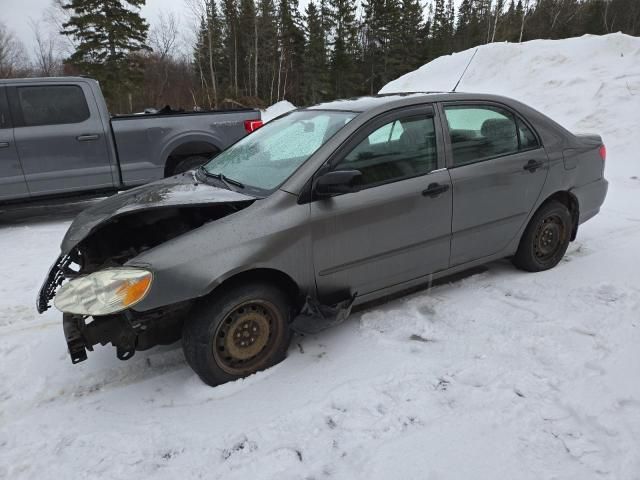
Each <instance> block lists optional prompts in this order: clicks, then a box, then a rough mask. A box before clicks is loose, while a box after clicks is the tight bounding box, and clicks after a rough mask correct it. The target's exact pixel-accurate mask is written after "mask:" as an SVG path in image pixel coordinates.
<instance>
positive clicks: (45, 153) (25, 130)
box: [7, 83, 114, 196]
mask: <svg viewBox="0 0 640 480" xmlns="http://www.w3.org/2000/svg"><path fill="white" fill-rule="evenodd" d="M7 93H8V98H9V105H10V107H11V113H12V116H13V120H14V137H15V142H16V145H17V149H18V155H19V157H20V161H21V163H22V168H23V170H24V175H25V179H26V181H27V186H28V188H29V191H30V192H31V195H32V196H35V195H47V194H55V193H62V192H73V191H76V190H92V189H101V188H109V187H113V186H114V179H113V176H112V168H111V165H110V156H109V152H108V151H107V139H106V138H105V136H106V134H105V128H104V126H103V125H102V120H101V117H100V114H99V111H98V107H97V104H96V102H95V99H94V97H93V93H92V91H91V89H90V88H89V85H88V84H83V83H79V84H57V83H56V84H54V83H42V84H39V85H29V84H28V83H25V85H17V86H15V87H10V88H8V89H7Z"/></svg>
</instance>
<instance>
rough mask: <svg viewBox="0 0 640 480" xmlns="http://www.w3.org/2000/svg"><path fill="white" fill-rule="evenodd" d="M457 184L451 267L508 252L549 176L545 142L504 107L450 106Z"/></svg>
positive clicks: (451, 160)
mask: <svg viewBox="0 0 640 480" xmlns="http://www.w3.org/2000/svg"><path fill="white" fill-rule="evenodd" d="M441 111H442V113H443V118H445V121H444V122H443V123H444V127H445V136H446V137H447V139H448V142H447V157H448V159H447V162H448V166H449V169H450V173H451V181H452V184H453V219H452V225H451V226H452V237H451V266H455V265H460V264H463V263H465V262H468V261H471V260H476V259H480V258H483V257H486V256H489V255H493V254H496V253H498V252H500V251H502V250H503V249H504V248H506V246H507V245H508V244H509V242H510V241H511V240H512V239H513V238H514V237H515V236H516V234H517V233H518V231H519V230H520V228H521V227H522V226H523V225H524V222H526V220H527V218H528V216H529V213H530V212H531V210H532V209H533V206H534V205H535V204H536V201H537V199H538V197H539V196H540V193H541V191H542V187H543V186H544V183H545V180H546V177H547V173H548V169H549V166H548V159H547V155H546V153H545V151H544V149H543V148H542V144H541V143H540V140H539V137H538V136H537V134H536V133H535V132H534V130H533V128H532V127H531V126H530V125H529V124H527V122H526V121H525V120H524V119H522V118H521V117H520V116H518V115H517V114H516V113H515V112H513V111H511V110H510V109H508V108H506V107H505V106H503V105H498V104H491V103H465V104H460V103H457V102H453V103H445V104H443V105H442V106H441Z"/></svg>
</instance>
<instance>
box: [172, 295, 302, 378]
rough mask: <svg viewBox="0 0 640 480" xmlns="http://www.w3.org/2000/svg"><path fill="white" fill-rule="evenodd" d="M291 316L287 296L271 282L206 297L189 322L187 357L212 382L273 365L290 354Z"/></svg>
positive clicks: (184, 335) (185, 343)
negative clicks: (288, 351) (288, 350)
mask: <svg viewBox="0 0 640 480" xmlns="http://www.w3.org/2000/svg"><path fill="white" fill-rule="evenodd" d="M223 288H224V287H223ZM290 315H291V305H290V302H289V299H288V298H287V296H286V295H285V294H284V293H283V292H282V291H281V290H280V289H278V288H276V287H273V286H271V285H268V284H264V283H249V284H245V285H238V286H235V287H233V288H226V289H224V290H222V291H221V292H218V293H214V294H213V295H211V296H209V297H207V298H205V299H203V300H202V301H200V303H199V304H197V305H196V307H195V308H194V311H193V312H192V314H191V316H190V318H189V320H188V321H187V322H185V325H184V329H183V333H182V346H183V350H184V354H185V357H186V359H187V362H188V363H189V365H190V366H191V368H193V370H194V371H195V372H196V373H197V374H198V376H199V377H200V378H201V379H202V381H203V382H205V383H206V384H208V385H211V386H216V385H220V384H222V383H225V382H229V381H232V380H236V379H238V378H243V377H246V376H248V375H251V374H252V373H255V372H258V371H260V370H264V369H266V368H269V367H271V366H273V365H275V364H277V363H279V362H281V361H282V360H283V359H284V358H285V356H286V353H287V349H288V347H289V342H290V340H291V331H290V328H289V323H290Z"/></svg>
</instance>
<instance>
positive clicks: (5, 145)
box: [0, 142, 9, 148]
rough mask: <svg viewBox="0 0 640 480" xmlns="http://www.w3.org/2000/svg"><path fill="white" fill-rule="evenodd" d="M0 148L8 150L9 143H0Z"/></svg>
mask: <svg viewBox="0 0 640 480" xmlns="http://www.w3.org/2000/svg"><path fill="white" fill-rule="evenodd" d="M0 148H9V142H0Z"/></svg>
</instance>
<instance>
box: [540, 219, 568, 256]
mask: <svg viewBox="0 0 640 480" xmlns="http://www.w3.org/2000/svg"><path fill="white" fill-rule="evenodd" d="M564 237H565V227H564V223H563V222H562V219H561V218H560V217H559V216H558V215H549V216H548V217H545V219H544V220H543V221H542V223H541V224H540V226H538V229H537V230H536V236H535V238H534V242H533V248H534V253H535V256H536V258H537V259H538V260H540V261H542V262H546V261H549V260H551V259H552V258H554V257H555V255H556V254H557V253H558V251H559V250H560V247H561V246H562V244H563V242H564Z"/></svg>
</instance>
